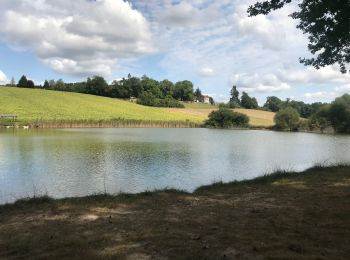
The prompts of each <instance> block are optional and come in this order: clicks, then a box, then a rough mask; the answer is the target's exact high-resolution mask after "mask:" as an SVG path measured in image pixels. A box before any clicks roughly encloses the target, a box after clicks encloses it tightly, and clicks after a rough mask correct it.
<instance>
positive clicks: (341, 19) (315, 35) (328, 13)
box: [248, 0, 350, 73]
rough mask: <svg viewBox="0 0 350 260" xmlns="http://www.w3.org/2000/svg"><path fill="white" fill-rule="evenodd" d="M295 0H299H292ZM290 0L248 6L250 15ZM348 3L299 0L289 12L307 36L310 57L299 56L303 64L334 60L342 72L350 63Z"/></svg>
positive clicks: (341, 0) (271, 0)
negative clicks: (297, 7) (294, 8)
mask: <svg viewBox="0 0 350 260" xmlns="http://www.w3.org/2000/svg"><path fill="white" fill-rule="evenodd" d="M294 1H295V2H299V1H296V0H294ZM291 2H292V0H268V1H263V2H257V3H256V4H255V5H253V6H250V7H249V9H248V13H249V15H250V16H256V15H259V14H264V15H267V14H268V13H270V12H271V11H273V10H276V9H280V8H282V7H283V6H284V5H285V4H287V3H291ZM349 14H350V3H349V1H348V0H323V1H321V0H320V1H316V0H301V1H300V3H299V10H298V11H297V12H294V13H293V14H291V17H292V18H293V19H297V20H298V21H299V24H298V26H297V28H299V29H301V30H302V31H303V32H304V33H305V34H307V35H308V37H309V45H308V48H309V50H310V52H311V53H312V54H313V55H316V57H314V58H310V59H307V58H302V59H300V62H301V63H303V64H304V65H308V66H310V65H311V66H314V67H315V68H316V69H319V68H320V67H324V66H327V65H332V64H336V63H338V64H339V65H340V71H341V72H343V73H346V64H347V63H350V33H349V31H350V22H349Z"/></svg>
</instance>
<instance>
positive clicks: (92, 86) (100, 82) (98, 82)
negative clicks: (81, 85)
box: [86, 76, 108, 96]
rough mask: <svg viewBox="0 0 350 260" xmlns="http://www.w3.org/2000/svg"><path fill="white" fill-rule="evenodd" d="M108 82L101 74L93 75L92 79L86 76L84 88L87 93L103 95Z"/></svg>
mask: <svg viewBox="0 0 350 260" xmlns="http://www.w3.org/2000/svg"><path fill="white" fill-rule="evenodd" d="M107 87H108V84H107V82H106V81H105V79H104V78H103V77H101V76H94V77H93V78H92V79H91V78H88V79H87V82H86V89H87V91H88V94H92V95H97V96H104V95H105V94H106V90H107Z"/></svg>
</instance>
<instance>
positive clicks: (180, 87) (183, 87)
mask: <svg viewBox="0 0 350 260" xmlns="http://www.w3.org/2000/svg"><path fill="white" fill-rule="evenodd" d="M174 98H176V99H179V100H181V101H192V100H193V83H192V82H191V81H188V80H184V81H179V82H177V83H176V84H175V90H174Z"/></svg>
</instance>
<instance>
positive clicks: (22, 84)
mask: <svg viewBox="0 0 350 260" xmlns="http://www.w3.org/2000/svg"><path fill="white" fill-rule="evenodd" d="M17 87H19V88H27V87H28V79H27V77H26V76H25V75H23V76H22V77H21V78H20V80H19V81H18V84H17Z"/></svg>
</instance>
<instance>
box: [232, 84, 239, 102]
mask: <svg viewBox="0 0 350 260" xmlns="http://www.w3.org/2000/svg"><path fill="white" fill-rule="evenodd" d="M230 94H231V98H230V105H231V106H233V107H236V106H239V105H240V100H239V91H238V90H237V87H236V86H232V89H231V92H230Z"/></svg>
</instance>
